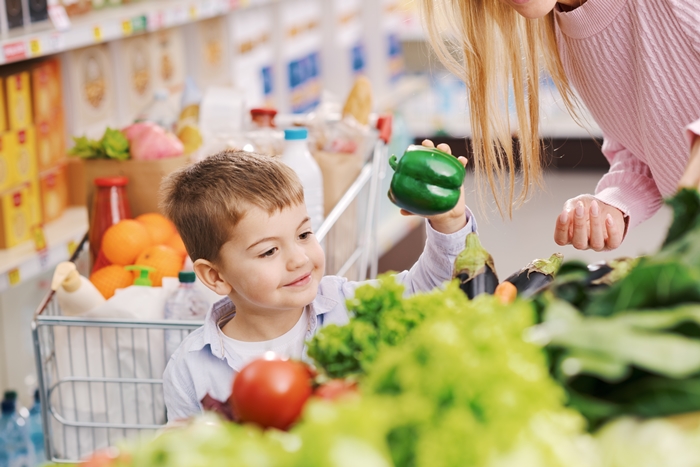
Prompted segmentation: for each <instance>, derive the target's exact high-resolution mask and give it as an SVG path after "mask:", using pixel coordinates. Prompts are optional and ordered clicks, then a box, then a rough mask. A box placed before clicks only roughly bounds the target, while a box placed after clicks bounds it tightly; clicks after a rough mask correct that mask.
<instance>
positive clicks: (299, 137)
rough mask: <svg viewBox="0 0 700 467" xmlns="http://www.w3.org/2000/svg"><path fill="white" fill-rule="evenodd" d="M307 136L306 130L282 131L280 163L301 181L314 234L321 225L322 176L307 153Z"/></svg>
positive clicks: (315, 163)
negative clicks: (289, 168) (291, 170)
mask: <svg viewBox="0 0 700 467" xmlns="http://www.w3.org/2000/svg"><path fill="white" fill-rule="evenodd" d="M308 135H309V134H308V130H307V129H306V128H289V129H286V130H284V142H285V146H284V153H282V162H284V163H285V164H287V165H288V166H289V167H291V168H292V169H293V170H294V172H296V174H297V176H298V177H299V179H300V180H301V185H302V186H303V187H304V201H305V203H306V210H307V211H308V212H309V217H311V228H312V229H313V231H314V232H316V231H318V229H319V228H320V227H321V224H322V223H323V176H322V175H321V169H320V168H319V166H318V163H317V162H316V159H314V158H313V156H312V155H311V153H310V152H309V144H308V141H307V138H308Z"/></svg>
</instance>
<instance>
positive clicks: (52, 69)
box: [32, 58, 63, 122]
mask: <svg viewBox="0 0 700 467" xmlns="http://www.w3.org/2000/svg"><path fill="white" fill-rule="evenodd" d="M32 100H33V103H34V121H35V122H41V121H46V120H51V119H53V118H55V117H57V116H58V115H62V114H63V99H62V91H61V65H60V62H59V61H58V59H56V58H52V59H49V60H44V61H42V62H40V63H39V64H37V65H35V66H33V67H32Z"/></svg>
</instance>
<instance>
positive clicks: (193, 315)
mask: <svg viewBox="0 0 700 467" xmlns="http://www.w3.org/2000/svg"><path fill="white" fill-rule="evenodd" d="M196 277H197V276H195V274H194V272H191V271H181V272H180V274H178V279H179V280H180V286H179V287H178V288H177V289H176V290H175V291H174V292H173V293H172V295H170V297H168V299H167V300H166V302H165V319H175V320H203V319H204V317H205V316H206V314H207V311H209V301H208V300H207V298H206V297H205V296H204V294H202V293H201V292H200V291H199V290H197V289H196V288H195V285H194V281H195V279H196ZM184 332H185V331H177V330H166V331H165V350H166V353H167V356H168V358H170V356H171V355H172V354H173V352H175V351H176V350H177V348H178V346H179V345H180V342H182V339H183V338H184Z"/></svg>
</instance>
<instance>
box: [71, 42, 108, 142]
mask: <svg viewBox="0 0 700 467" xmlns="http://www.w3.org/2000/svg"><path fill="white" fill-rule="evenodd" d="M61 57H62V59H63V60H64V61H65V62H64V63H62V68H63V69H64V70H65V71H66V72H67V73H68V74H69V75H70V76H69V78H68V82H69V83H70V86H69V88H68V89H69V95H68V96H66V107H65V110H66V123H67V125H68V129H69V132H70V133H75V131H73V130H74V129H75V130H76V131H80V132H81V133H82V134H84V135H85V136H87V137H89V138H93V139H99V138H100V137H101V136H102V134H103V133H104V131H105V128H106V127H115V126H116V125H117V112H116V96H115V89H114V81H113V80H114V76H115V75H114V70H113V67H112V62H111V60H110V56H109V49H108V46H107V45H104V44H103V45H95V46H91V47H86V48H84V49H78V50H74V51H71V52H67V53H65V54H62V56H61Z"/></svg>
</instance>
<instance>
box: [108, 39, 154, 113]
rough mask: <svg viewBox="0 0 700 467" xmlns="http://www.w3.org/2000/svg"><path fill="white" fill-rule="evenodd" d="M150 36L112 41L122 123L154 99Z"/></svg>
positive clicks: (140, 111) (142, 109)
mask: <svg viewBox="0 0 700 467" xmlns="http://www.w3.org/2000/svg"><path fill="white" fill-rule="evenodd" d="M150 45H151V44H150V42H149V39H148V37H147V36H136V37H130V38H128V39H122V40H120V41H113V42H111V43H110V47H111V49H112V54H113V59H114V63H115V67H114V71H115V73H116V75H115V76H114V82H115V84H116V91H117V107H118V111H119V126H127V125H130V124H131V123H133V122H134V120H136V118H137V117H138V116H139V114H141V113H142V112H143V111H144V109H145V108H146V107H147V106H148V104H149V102H150V101H151V100H152V99H153V91H154V89H155V87H154V84H155V83H154V82H155V65H154V63H153V62H154V60H153V56H152V51H151V47H150Z"/></svg>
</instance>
